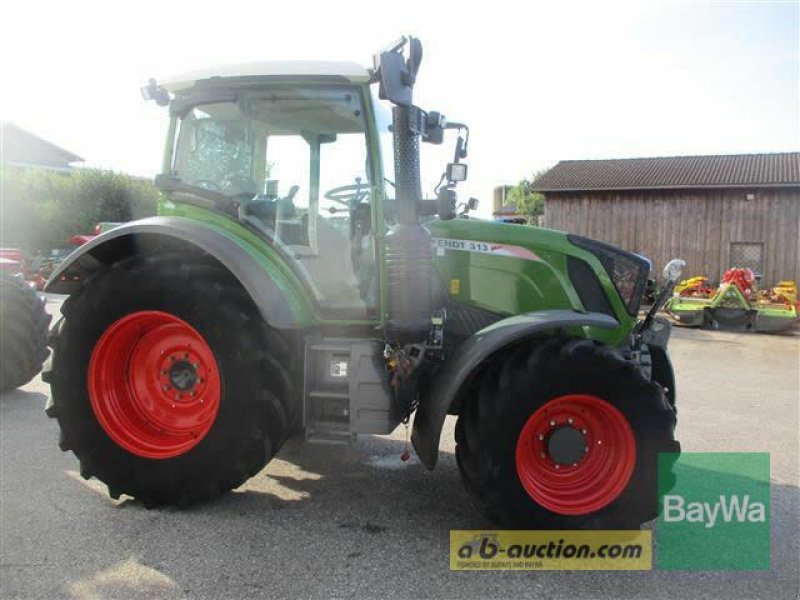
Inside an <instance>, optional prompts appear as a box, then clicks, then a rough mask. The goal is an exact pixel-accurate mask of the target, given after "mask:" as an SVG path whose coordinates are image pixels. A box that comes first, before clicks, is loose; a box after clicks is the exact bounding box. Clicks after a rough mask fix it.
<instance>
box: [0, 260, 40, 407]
mask: <svg viewBox="0 0 800 600" xmlns="http://www.w3.org/2000/svg"><path fill="white" fill-rule="evenodd" d="M49 324H50V315H48V314H47V313H46V312H45V309H44V302H43V301H42V299H41V298H39V296H38V295H37V294H36V292H34V291H33V290H32V289H31V288H30V287H29V286H28V285H27V284H26V283H25V282H24V281H22V280H21V279H18V278H16V277H12V276H11V275H8V274H5V273H0V392H7V391H8V390H13V389H14V388H18V387H20V386H22V385H25V384H26V383H28V382H29V381H30V380H31V379H33V378H34V377H36V374H37V373H39V371H40V370H41V368H42V363H43V362H44V361H45V359H46V358H47V326H48V325H49Z"/></svg>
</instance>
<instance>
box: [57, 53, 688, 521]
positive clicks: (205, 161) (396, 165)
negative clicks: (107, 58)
mask: <svg viewBox="0 0 800 600" xmlns="http://www.w3.org/2000/svg"><path fill="white" fill-rule="evenodd" d="M421 58H422V49H421V45H420V43H419V41H418V40H416V39H413V38H411V39H405V38H403V39H401V40H399V41H398V42H397V43H396V44H394V45H392V46H390V47H389V48H387V49H386V50H384V51H382V52H380V53H378V54H377V55H376V56H375V64H374V68H372V69H369V70H368V69H364V68H362V67H360V66H357V65H353V64H338V63H266V64H259V65H252V64H251V65H245V66H240V67H233V68H231V69H229V70H220V71H215V72H211V73H194V74H192V75H190V76H187V77H184V78H177V79H175V80H173V81H170V82H164V83H161V84H159V83H156V82H155V81H153V80H151V81H150V83H149V84H148V85H147V86H146V87H145V88H144V89H143V93H144V95H145V96H146V97H147V98H150V99H153V100H155V101H156V102H157V103H158V104H160V105H163V106H165V107H168V110H169V115H170V126H169V133H168V137H167V141H166V151H165V156H164V162H163V172H162V174H161V175H159V176H158V177H157V179H156V182H157V185H158V186H159V187H160V188H161V190H162V192H163V193H162V199H161V202H160V206H159V215H158V216H157V217H153V218H148V219H143V220H140V221H135V222H132V223H128V224H125V225H122V226H119V227H116V228H114V229H113V230H111V231H108V232H106V233H104V234H102V235H100V236H98V237H97V238H95V239H94V240H92V241H90V242H88V243H87V244H85V245H84V246H82V247H81V248H80V249H79V250H77V251H76V252H75V253H74V254H73V255H71V256H70V258H69V259H68V260H67V261H66V262H65V263H64V264H62V265H61V266H60V268H59V269H58V271H57V272H56V273H54V275H53V277H52V279H51V280H50V282H49V283H48V287H47V290H48V291H50V292H56V293H62V294H69V298H68V299H67V300H66V301H65V302H64V305H63V309H62V313H63V318H62V319H61V320H60V321H59V322H58V323H57V325H56V326H54V328H53V330H52V332H51V338H50V341H51V346H52V349H53V355H52V360H51V364H50V365H49V366H48V367H47V368H46V372H45V374H44V375H45V378H46V380H47V381H49V383H50V385H51V388H52V394H51V401H50V403H49V405H48V407H47V414H48V415H49V416H51V417H54V418H56V419H57V420H58V424H59V426H60V428H61V438H60V447H61V449H62V450H64V451H67V450H71V451H72V452H74V453H75V455H76V456H77V457H78V459H79V460H80V464H81V474H82V475H83V476H84V477H87V478H88V477H92V476H94V477H97V478H98V479H100V480H101V481H103V482H104V483H106V484H107V486H108V489H109V493H110V494H111V496H112V497H114V498H117V497H119V496H120V494H128V495H130V496H134V497H137V498H139V499H140V500H141V501H142V503H143V504H144V505H145V506H146V507H151V506H158V505H164V504H173V505H177V506H185V505H189V504H193V503H196V502H200V501H205V500H209V499H212V498H215V497H217V496H219V495H220V494H222V493H224V492H226V491H228V490H231V489H233V488H235V487H237V486H239V485H240V484H242V483H243V482H244V481H245V480H247V479H248V478H249V477H251V476H253V475H255V474H256V473H258V472H259V471H260V470H261V469H262V468H263V467H264V465H265V464H266V463H267V462H268V461H269V460H270V459H271V458H272V457H273V456H274V455H275V453H276V452H277V451H278V449H279V448H280V447H281V445H282V444H283V443H284V441H285V440H286V439H287V437H288V436H289V435H290V434H291V433H297V432H299V431H302V432H303V435H305V437H306V439H308V440H319V441H326V442H330V441H344V442H349V441H351V440H352V439H353V438H354V437H355V436H356V435H357V434H389V433H391V432H392V431H393V430H394V429H396V428H397V427H398V426H399V425H400V424H401V423H406V424H408V423H409V420H410V419H411V417H412V415H413V431H412V435H411V438H412V442H413V445H414V447H415V449H416V453H417V455H418V457H419V461H420V462H421V463H422V464H423V465H424V466H425V467H427V468H428V469H433V468H434V466H435V465H436V462H437V456H438V452H439V440H440V435H441V432H442V427H443V424H444V422H445V417H446V416H447V415H449V414H450V415H458V422H457V427H456V441H457V448H456V458H457V461H458V465H459V468H460V471H461V475H462V477H463V481H464V485H465V487H466V489H467V491H468V493H469V494H470V495H471V496H472V498H473V499H474V500H475V502H476V504H477V505H478V507H479V508H480V509H481V510H482V511H483V512H484V514H486V515H488V516H489V517H491V518H493V519H495V520H497V521H499V522H501V523H503V524H505V525H509V526H537V527H559V528H598V527H600V528H603V527H634V526H638V525H639V524H640V523H642V522H644V521H646V520H649V519H651V518H653V517H654V516H655V514H656V510H657V463H658V454H659V453H662V452H667V453H673V455H676V454H674V453H676V452H678V450H679V444H678V442H676V441H675V437H674V428H675V422H676V418H675V384H674V380H673V375H672V368H671V366H670V361H669V358H668V355H667V350H666V345H667V339H668V336H669V324H668V323H667V322H664V321H663V320H661V319H659V318H655V317H654V316H653V315H654V313H655V310H657V308H658V306H655V307H654V309H653V311H651V314H649V315H648V317H647V318H646V319H644V320H637V316H638V309H639V304H640V300H641V297H642V294H643V291H644V286H645V283H646V281H647V277H648V273H649V271H650V264H649V261H648V260H647V259H645V258H642V257H640V256H636V255H633V254H629V253H627V252H623V251H621V250H619V249H617V248H614V247H611V246H608V245H605V244H602V243H599V242H595V241H592V240H589V239H585V238H582V237H578V236H574V235H568V234H564V233H560V232H556V231H548V230H545V229H534V228H531V227H526V226H520V225H511V224H500V223H493V222H487V221H481V220H478V219H475V218H470V215H469V211H470V210H471V209H473V208H474V207H475V203H474V201H470V202H465V203H463V204H459V203H458V202H457V197H456V191H455V188H456V184H457V183H458V182H459V181H462V180H464V179H465V178H466V171H467V169H466V165H465V163H463V162H462V159H464V158H465V157H466V155H467V147H468V137H469V130H468V129H467V127H466V126H465V125H464V124H460V123H454V122H451V121H448V120H446V119H445V118H444V116H443V115H441V114H439V113H437V112H432V111H431V112H426V111H423V110H421V109H420V108H418V107H417V106H415V105H414V104H413V101H412V90H413V86H414V82H415V78H416V74H417V70H418V68H419V65H420V61H421ZM448 130H453V131H454V132H458V133H457V138H456V142H455V147H456V150H455V154H454V160H453V162H452V163H450V164H448V165H447V168H446V170H445V173H444V174H443V175H442V179H441V181H440V182H439V185H438V186H437V193H436V198H435V199H432V200H426V199H423V197H422V194H421V184H420V166H419V165H420V142H427V143H433V144H441V143H442V142H443V140H444V138H445V137H446V135H445V134H446V132H447V131H448ZM674 266H675V265H673V267H674ZM673 271H675V269H674V268H673V269H672V271H670V274H669V276H670V281H672V282H674V281H675V280H676V279H677V276H678V275H679V273H677V272H673ZM668 287H669V286H668ZM666 291H667V294H665V295H662V298H661V304H663V301H664V300H665V299H666V298H667V297H668V290H666ZM420 509H421V510H423V509H424V507H422V506H421V507H420Z"/></svg>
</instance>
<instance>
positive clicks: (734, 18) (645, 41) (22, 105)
mask: <svg viewBox="0 0 800 600" xmlns="http://www.w3.org/2000/svg"><path fill="white" fill-rule="evenodd" d="M392 6H397V5H396V3H393V4H389V3H387V2H376V1H373V2H349V1H344V0H343V1H341V2H336V3H325V4H320V3H312V4H308V3H303V2H293V3H284V2H280V3H279V2H261V3H247V2H240V1H239V0H228V1H226V2H224V3H198V2H196V1H195V2H170V3H164V2H150V1H147V0H142V1H139V2H136V3H133V2H128V3H123V2H115V3H108V2H105V3H100V2H97V3H91V2H81V1H77V2H69V3H63V2H60V3H56V2H36V1H33V2H28V3H24V4H23V3H13V4H10V5H7V6H5V7H4V9H3V21H4V28H3V29H4V31H3V35H2V36H0V69H1V70H0V76H1V78H0V85H2V88H3V89H2V90H0V118H3V119H8V120H11V121H14V122H16V123H17V124H19V125H21V126H22V127H25V128H27V129H29V130H31V131H33V132H35V133H37V134H39V135H41V136H43V137H45V138H48V139H50V140H52V141H53V142H55V143H57V144H59V145H62V146H64V147H65V148H67V149H69V150H72V151H74V152H76V153H78V154H80V155H81V156H83V157H85V158H86V159H87V163H88V164H90V165H96V166H102V167H108V168H114V169H117V170H123V171H128V172H132V173H136V174H142V175H153V174H154V173H155V171H156V170H157V169H158V167H159V164H160V153H161V148H162V138H163V134H164V124H165V119H166V115H165V113H164V112H163V111H160V110H158V109H157V107H155V106H154V105H150V104H145V103H143V102H142V101H141V99H140V96H139V92H138V88H139V86H140V85H141V84H142V83H143V82H144V81H145V80H146V79H147V78H148V77H150V76H153V75H155V76H158V75H162V74H165V73H170V72H175V71H181V70H186V69H191V68H193V67H196V66H199V65H207V64H219V63H225V62H235V61H254V60H269V59H289V58H298V59H313V58H317V59H327V60H351V61H355V62H359V63H361V64H365V65H368V64H369V62H370V60H371V55H372V53H373V52H374V51H375V50H377V49H378V48H380V47H382V46H384V45H385V44H386V43H387V42H389V41H391V40H393V39H395V38H397V37H398V36H399V35H400V34H402V33H412V34H414V35H417V36H419V37H420V38H421V39H422V41H423V43H424V45H425V59H424V60H423V64H422V68H421V71H420V77H419V80H418V88H417V95H416V100H417V102H418V103H419V104H420V105H421V106H422V107H423V108H427V109H433V110H441V111H442V112H444V113H445V114H447V115H448V116H449V117H451V118H453V119H455V120H463V121H466V122H467V123H469V124H470V126H471V128H472V134H473V137H472V140H471V154H470V158H469V162H470V181H469V182H467V185H466V186H465V192H470V193H472V194H473V195H478V196H479V197H481V198H483V199H484V206H487V205H488V204H489V200H490V197H489V195H490V193H491V189H492V187H493V186H494V185H498V184H501V183H505V182H513V181H515V180H517V179H519V178H521V177H523V176H525V175H527V174H529V173H531V172H533V171H535V170H537V169H541V168H544V167H547V166H550V165H552V164H554V163H555V162H557V161H558V160H561V159H576V158H610V157H631V156H659V155H685V154H708V153H744V152H779V151H790V150H798V149H800V90H799V87H800V66H799V65H800V58H798V55H799V54H800V41H799V40H798V31H799V29H800V8H799V4H798V2H796V1H795V2H769V1H759V2H702V1H700V2H677V1H674V2H651V1H638V2H622V1H620V2H602V3H598V2H547V3H535V2H528V3H519V2H515V3H511V2H503V1H495V2H491V3H484V4H481V5H472V4H468V3H463V2H462V3H444V2H436V3H434V2H417V1H416V0H411V1H409V2H405V3H403V5H402V6H403V9H402V10H398V9H397V8H392ZM425 150H426V151H427V154H426V158H425V162H424V178H425V184H426V187H432V185H433V184H434V183H435V181H429V180H433V179H435V178H436V175H437V174H438V172H439V171H440V170H441V166H442V162H443V161H444V160H446V158H447V156H448V155H450V153H451V151H452V150H451V148H450V147H447V148H443V149H433V148H426V149H425Z"/></svg>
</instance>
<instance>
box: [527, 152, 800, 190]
mask: <svg viewBox="0 0 800 600" xmlns="http://www.w3.org/2000/svg"><path fill="white" fill-rule="evenodd" d="M794 186H800V152H785V153H780V154H734V155H724V156H670V157H661V158H623V159H611V160H562V161H561V162H559V163H558V164H557V165H556V166H555V167H553V168H552V169H550V170H549V171H547V172H546V173H545V174H544V175H542V176H541V177H539V178H538V179H537V180H536V181H535V182H534V184H533V190H534V191H537V192H566V191H582V190H624V189H630V190H641V189H669V188H726V187H794Z"/></svg>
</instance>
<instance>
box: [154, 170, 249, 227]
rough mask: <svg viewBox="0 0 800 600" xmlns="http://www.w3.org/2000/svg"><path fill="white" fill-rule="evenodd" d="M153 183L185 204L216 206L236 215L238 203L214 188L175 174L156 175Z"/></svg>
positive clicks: (206, 206) (204, 206) (205, 206)
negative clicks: (188, 180)
mask: <svg viewBox="0 0 800 600" xmlns="http://www.w3.org/2000/svg"><path fill="white" fill-rule="evenodd" d="M155 185H156V187H157V188H158V189H160V190H162V191H165V192H171V193H172V194H174V195H175V197H176V198H175V199H176V200H179V201H181V202H186V203H187V204H193V205H195V206H199V207H201V208H216V209H218V210H221V211H223V212H225V213H228V214H231V215H233V216H238V208H239V203H238V202H237V201H236V200H234V199H233V198H231V197H230V196H227V195H225V194H223V193H222V192H217V191H215V190H209V189H208V188H204V187H200V186H199V185H192V184H190V183H185V182H184V181H183V180H182V179H181V178H180V177H176V176H175V175H164V174H163V173H162V174H159V175H156V178H155Z"/></svg>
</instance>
